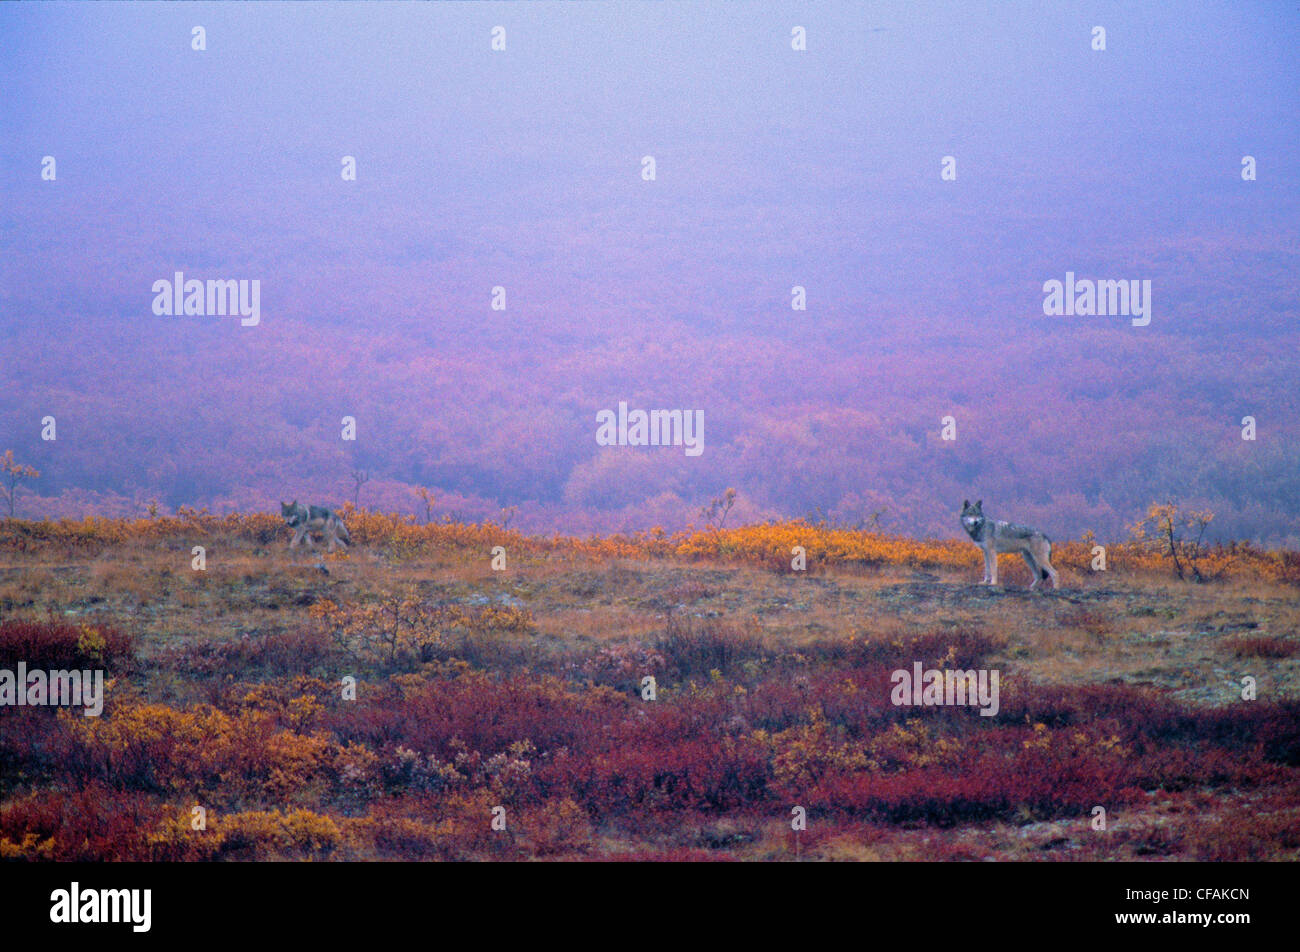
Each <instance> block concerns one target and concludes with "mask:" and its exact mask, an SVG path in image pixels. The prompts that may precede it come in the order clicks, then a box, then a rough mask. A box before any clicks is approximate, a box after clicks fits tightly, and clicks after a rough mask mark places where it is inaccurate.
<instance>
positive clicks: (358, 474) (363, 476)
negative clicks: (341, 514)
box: [352, 469, 370, 509]
mask: <svg viewBox="0 0 1300 952" xmlns="http://www.w3.org/2000/svg"><path fill="white" fill-rule="evenodd" d="M368 482H370V473H369V472H367V471H366V470H364V469H354V470H353V471H352V483H353V488H352V508H353V509H359V508H361V503H360V500H361V487H362V486H364V485H365V484H366V483H368Z"/></svg>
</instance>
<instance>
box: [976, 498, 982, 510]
mask: <svg viewBox="0 0 1300 952" xmlns="http://www.w3.org/2000/svg"><path fill="white" fill-rule="evenodd" d="M975 508H976V509H979V510H983V509H984V500H983V499H981V500H980V501H979V502H977V503H975Z"/></svg>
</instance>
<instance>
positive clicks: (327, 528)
mask: <svg viewBox="0 0 1300 952" xmlns="http://www.w3.org/2000/svg"><path fill="white" fill-rule="evenodd" d="M280 515H281V516H282V517H283V518H284V521H285V524H286V525H288V526H289V527H290V528H291V529H293V530H294V533H293V541H291V542H290V543H289V548H291V549H292V548H293V547H294V546H296V545H297V544H298V543H299V542H301V541H302V540H303V539H304V538H305V539H306V540H307V544H308V545H310V546H312V547H313V548H315V543H314V542H313V541H312V538H311V533H312V532H319V533H320V534H321V536H322V538H327V539H329V542H330V545H329V551H330V552H333V551H334V544H335V543H336V542H337V543H339V544H340V545H342V546H343V547H344V548H345V549H346V548H347V546H348V543H350V542H351V541H352V537H351V536H349V535H348V527H347V526H345V525H344V524H343V520H342V519H340V518H339V517H338V514H337V513H336V512H334V510H332V509H326V508H325V507H324V506H304V505H301V504H300V503H299V502H298V500H296V499H295V500H294V501H293V502H288V503H287V502H284V501H283V500H281V502H280Z"/></svg>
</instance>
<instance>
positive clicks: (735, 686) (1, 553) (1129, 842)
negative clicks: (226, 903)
mask: <svg viewBox="0 0 1300 952" xmlns="http://www.w3.org/2000/svg"><path fill="white" fill-rule="evenodd" d="M723 505H725V497H724V501H723V503H722V504H720V506H719V508H718V511H716V512H715V513H713V515H714V516H716V523H717V527H710V528H706V529H703V530H699V531H683V532H676V533H668V532H664V531H661V530H651V531H648V532H644V533H638V534H630V535H606V536H593V537H589V538H566V537H541V536H534V535H526V534H523V533H520V532H517V531H514V530H511V529H509V528H507V527H506V526H504V525H501V524H497V523H480V524H467V523H459V522H441V523H436V522H433V521H430V520H429V519H428V518H427V514H426V518H425V519H423V520H417V519H414V518H407V517H399V516H396V515H386V514H382V513H376V512H370V511H356V510H354V509H352V508H351V507H345V508H344V510H343V515H344V517H345V518H346V520H347V525H348V529H349V531H350V533H351V535H352V537H353V539H354V542H355V544H354V546H353V548H352V549H351V550H350V551H346V552H344V551H340V552H337V553H334V554H331V555H328V556H326V557H325V559H326V561H325V564H326V566H327V567H328V570H329V571H328V572H327V573H324V572H321V571H319V569H318V567H317V562H316V557H315V556H310V555H307V554H304V553H300V552H293V553H291V552H289V551H287V549H286V544H287V541H288V530H287V529H286V528H285V527H284V526H283V524H282V523H281V522H280V520H279V518H278V516H276V515H273V514H235V515H228V516H214V515H210V514H207V513H204V512H201V511H195V510H192V509H187V510H182V511H180V512H178V513H177V514H175V515H171V516H159V515H156V514H155V516H154V517H153V518H148V519H141V520H134V521H133V520H116V519H96V518H91V519H84V520H77V521H61V522H51V521H44V522H35V521H23V520H16V519H10V520H6V521H3V522H0V668H12V667H13V666H14V665H15V664H16V663H17V662H19V661H24V662H25V663H26V664H27V665H28V667H29V668H32V667H45V668H51V669H56V668H67V667H74V666H75V667H92V666H95V667H102V668H103V669H104V670H105V672H106V685H107V686H106V699H105V707H104V713H103V715H102V716H100V717H97V718H94V717H92V718H87V717H83V716H82V715H81V712H79V711H72V710H53V709H50V708H46V707H3V708H0V857H4V858H7V859H26V860H141V859H162V860H242V859H389V858H394V859H397V858H400V859H472V860H488V859H497V860H513V859H532V858H548V859H550V858H558V859H582V858H591V859H672V860H705V859H710V860H712V859H733V860H794V859H796V858H798V859H801V860H805V861H807V860H814V859H832V860H834V859H861V860H896V859H942V860H980V859H986V858H997V859H1042V860H1100V859H1134V858H1152V859H1187V860H1196V859H1202V860H1272V859H1296V858H1297V857H1298V856H1300V716H1298V715H1300V682H1298V681H1297V674H1300V658H1297V653H1298V651H1300V638H1298V637H1297V623H1298V622H1300V602H1298V600H1297V595H1298V594H1300V554H1298V553H1295V552H1285V551H1266V550H1262V549H1258V548H1255V547H1253V546H1250V545H1241V544H1235V545H1221V546H1206V545H1204V544H1202V543H1201V542H1200V541H1199V540H1198V539H1197V538H1196V534H1195V531H1196V525H1195V523H1193V524H1192V528H1191V530H1190V537H1189V534H1188V533H1189V530H1188V529H1187V525H1188V524H1187V523H1186V521H1185V520H1182V519H1181V517H1178V515H1177V513H1171V512H1169V511H1167V510H1155V511H1153V512H1152V513H1151V514H1150V516H1149V519H1148V521H1147V530H1148V531H1147V535H1145V536H1142V535H1135V538H1134V539H1133V540H1132V541H1131V542H1127V543H1123V544H1120V545H1114V546H1111V547H1109V548H1108V550H1107V552H1106V568H1105V570H1104V571H1097V570H1095V569H1094V568H1093V565H1094V562H1095V554H1094V551H1093V546H1094V543H1093V540H1091V539H1089V538H1085V539H1083V540H1079V541H1073V542H1071V541H1066V542H1058V543H1057V545H1056V547H1055V549H1054V553H1053V558H1054V562H1055V563H1056V565H1057V567H1058V568H1059V570H1060V571H1061V583H1062V588H1061V590H1060V591H1059V592H1048V593H1028V592H1025V591H1024V590H1023V589H1024V586H1025V585H1027V583H1028V581H1029V579H1028V570H1027V569H1025V568H1024V566H1023V565H1022V564H1020V562H1019V560H1018V559H1013V558H1012V557H1010V556H1008V557H1004V558H1005V563H1004V565H1003V566H1002V569H1001V572H1002V577H1003V580H1004V581H1005V583H1006V584H1005V586H1004V587H1002V588H1000V589H989V588H985V587H981V586H977V585H975V584H973V583H974V582H976V581H977V580H978V577H979V572H980V562H979V559H980V556H979V553H978V552H977V551H976V550H975V548H974V547H973V546H971V545H970V544H969V542H965V541H952V542H947V541H937V542H936V541H922V540H916V539H909V538H904V537H897V536H890V535H885V534H881V533H877V532H871V531H859V530H856V529H848V528H835V527H833V526H830V525H827V524H825V523H812V522H808V521H793V522H780V523H768V524H762V525H745V526H739V527H735V528H723V527H721V523H722V517H723V515H724V514H725V513H724V510H723V508H722V506H723ZM506 518H508V517H506ZM506 518H503V519H502V520H501V521H502V522H505V521H506ZM1171 533H1172V534H1171ZM195 546H202V547H203V548H204V550H205V560H204V566H205V567H204V568H203V569H202V570H198V569H196V568H194V567H193V566H194V564H195V562H194V558H193V556H192V552H193V549H194V547H195ZM498 546H500V547H503V548H504V549H505V552H506V553H507V559H506V562H505V565H506V567H505V569H504V570H500V571H497V570H494V569H493V567H492V563H493V557H492V552H493V549H494V548H495V547H498ZM795 546H801V547H803V549H804V550H805V552H806V570H803V571H797V570H794V569H792V554H791V553H792V548H793V547H795ZM1188 546H1193V547H1194V548H1191V549H1189V548H1188ZM1175 556H1176V557H1177V560H1178V562H1177V565H1178V570H1175V569H1174V568H1173V565H1172V559H1173V558H1174V557H1175ZM1179 572H1181V574H1182V576H1183V577H1184V580H1183V581H1180V580H1179V578H1178V577H1177V576H1178V574H1179ZM1194 579H1200V580H1201V582H1200V583H1197V582H1196V581H1195V580H1194ZM916 662H920V663H922V664H923V665H924V666H925V667H926V668H940V669H960V670H973V669H997V670H998V671H1000V672H1001V681H1000V684H1001V698H1000V704H999V709H998V713H997V715H996V716H994V717H981V716H980V715H979V711H978V710H977V709H976V708H974V707H945V706H940V707H915V706H895V705H894V704H892V703H891V700H890V694H891V681H890V676H891V673H892V672H893V671H895V670H898V669H910V668H911V667H912V665H913V664H914V663H916ZM647 677H650V678H653V679H654V685H655V690H654V699H653V700H647V699H646V695H645V694H644V693H643V690H644V688H643V685H644V684H645V681H644V679H645V678H647ZM346 679H354V683H355V698H354V699H353V698H352V696H351V694H350V693H349V689H348V687H347V685H348V684H349V683H353V682H350V681H347V680H346ZM1246 679H1249V683H1251V684H1253V685H1254V692H1255V694H1256V697H1255V699H1253V700H1247V699H1244V698H1243V691H1244V690H1245V689H1244V687H1243V685H1244V683H1246ZM1246 693H1247V694H1249V693H1250V692H1249V691H1246ZM794 806H801V807H803V808H804V809H805V811H806V814H807V829H806V830H802V831H798V832H796V831H795V830H793V829H792V828H791V809H792V807H794ZM1097 807H1101V808H1103V809H1104V811H1105V814H1104V816H1105V828H1104V829H1101V828H1098V820H1097V816H1098V815H1097V814H1096V808H1097ZM196 808H201V810H196ZM496 808H503V811H502V810H497V809H496ZM494 815H495V816H497V817H503V818H504V829H494V828H493V822H492V821H493V817H494ZM497 825H498V826H500V823H498V824H497Z"/></svg>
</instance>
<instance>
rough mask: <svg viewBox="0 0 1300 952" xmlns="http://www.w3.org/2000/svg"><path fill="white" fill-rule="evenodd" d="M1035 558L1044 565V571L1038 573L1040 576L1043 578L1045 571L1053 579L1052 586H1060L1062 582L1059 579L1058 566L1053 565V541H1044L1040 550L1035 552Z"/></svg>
mask: <svg viewBox="0 0 1300 952" xmlns="http://www.w3.org/2000/svg"><path fill="white" fill-rule="evenodd" d="M1034 558H1035V559H1037V560H1038V564H1039V565H1041V566H1042V571H1041V572H1039V573H1038V577H1039V578H1042V577H1043V573H1044V572H1045V573H1047V577H1048V578H1050V579H1051V580H1052V588H1060V587H1061V583H1060V581H1059V580H1058V579H1057V575H1056V568H1055V567H1054V566H1053V565H1052V543H1050V542H1046V541H1044V542H1043V543H1042V544H1041V545H1039V547H1038V551H1037V552H1035V553H1034Z"/></svg>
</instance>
